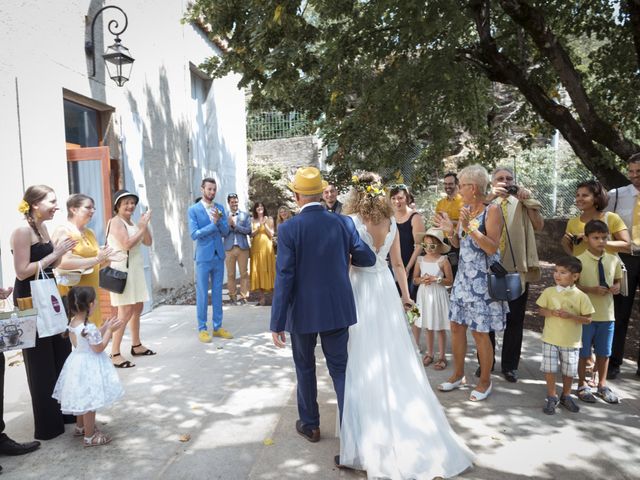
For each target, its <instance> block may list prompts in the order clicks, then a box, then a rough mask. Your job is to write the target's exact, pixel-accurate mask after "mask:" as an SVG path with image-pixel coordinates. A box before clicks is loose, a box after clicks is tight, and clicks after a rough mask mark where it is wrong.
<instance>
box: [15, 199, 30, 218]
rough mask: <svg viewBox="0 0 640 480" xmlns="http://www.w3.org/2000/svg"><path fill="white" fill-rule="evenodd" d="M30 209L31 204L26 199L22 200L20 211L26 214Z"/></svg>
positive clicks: (19, 206)
mask: <svg viewBox="0 0 640 480" xmlns="http://www.w3.org/2000/svg"><path fill="white" fill-rule="evenodd" d="M30 209H31V206H30V205H29V204H28V203H27V202H26V201H25V200H22V201H21V202H20V204H19V205H18V211H19V212H20V213H22V214H23V215H26V214H27V213H29V210H30Z"/></svg>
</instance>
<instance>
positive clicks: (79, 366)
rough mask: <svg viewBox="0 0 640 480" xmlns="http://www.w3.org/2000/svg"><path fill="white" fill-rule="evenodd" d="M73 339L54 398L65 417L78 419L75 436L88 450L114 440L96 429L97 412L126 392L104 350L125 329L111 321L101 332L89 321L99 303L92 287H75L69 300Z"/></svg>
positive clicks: (68, 297)
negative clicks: (117, 332)
mask: <svg viewBox="0 0 640 480" xmlns="http://www.w3.org/2000/svg"><path fill="white" fill-rule="evenodd" d="M67 301H68V307H69V315H70V316H71V319H70V320H69V326H68V327H67V329H68V330H69V337H70V338H71V342H72V343H73V346H74V347H75V348H74V350H73V352H71V354H70V355H69V356H68V357H67V360H66V361H65V363H64V367H62V371H61V372H60V376H59V377H58V382H57V383H56V386H55V388H54V389H53V395H52V397H53V398H55V399H56V400H58V401H59V402H60V409H61V410H62V412H63V413H65V414H69V415H76V427H75V430H74V436H76V437H80V436H83V437H84V446H85V447H94V446H98V445H106V444H107V443H109V442H110V441H111V438H110V437H109V436H107V435H105V434H104V433H103V432H101V431H99V430H98V428H97V427H96V426H95V421H96V410H97V409H98V408H102V407H106V406H107V405H110V404H112V403H113V402H115V401H116V400H118V399H119V398H120V397H121V396H122V394H123V393H124V390H123V389H122V385H121V384H120V379H119V378H118V373H117V372H116V369H115V367H114V366H113V364H112V363H111V360H109V357H108V356H107V354H106V352H105V351H104V349H105V348H106V347H107V345H109V340H110V339H111V334H112V332H113V331H114V330H117V329H118V328H119V327H121V326H122V322H121V321H120V320H118V319H117V318H115V317H114V318H110V319H109V320H107V321H106V322H105V323H104V324H103V325H102V327H100V328H98V327H96V326H95V325H94V324H93V323H88V322H87V319H88V318H89V315H91V311H92V310H93V308H94V305H95V301H96V292H95V290H94V289H93V288H92V287H73V288H71V290H69V293H68V296H67Z"/></svg>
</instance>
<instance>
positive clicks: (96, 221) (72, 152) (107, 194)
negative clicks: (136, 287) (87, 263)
mask: <svg viewBox="0 0 640 480" xmlns="http://www.w3.org/2000/svg"><path fill="white" fill-rule="evenodd" d="M67 147H68V148H67V171H68V176H69V193H84V194H85V195H89V196H90V197H91V198H93V200H94V202H95V205H96V212H95V214H94V215H93V219H92V220H91V222H89V225H88V227H89V228H91V229H92V230H93V231H94V232H95V234H96V238H97V239H98V243H99V244H100V245H104V243H105V226H106V222H107V221H108V220H109V219H110V218H111V217H112V208H111V194H112V186H111V158H110V154H109V147H90V148H82V147H76V146H74V145H70V144H67ZM98 298H99V301H100V309H101V312H102V318H103V319H104V320H106V319H107V318H109V317H110V316H111V310H112V309H111V301H110V298H109V292H107V291H106V290H103V289H100V291H99V292H98Z"/></svg>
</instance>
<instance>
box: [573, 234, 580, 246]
mask: <svg viewBox="0 0 640 480" xmlns="http://www.w3.org/2000/svg"><path fill="white" fill-rule="evenodd" d="M581 241H582V237H578V236H577V235H571V243H573V244H574V245H579V244H580V242H581Z"/></svg>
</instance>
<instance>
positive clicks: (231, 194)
mask: <svg viewBox="0 0 640 480" xmlns="http://www.w3.org/2000/svg"><path fill="white" fill-rule="evenodd" d="M232 198H238V195H237V194H235V193H230V194H229V195H227V200H231V199H232Z"/></svg>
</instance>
